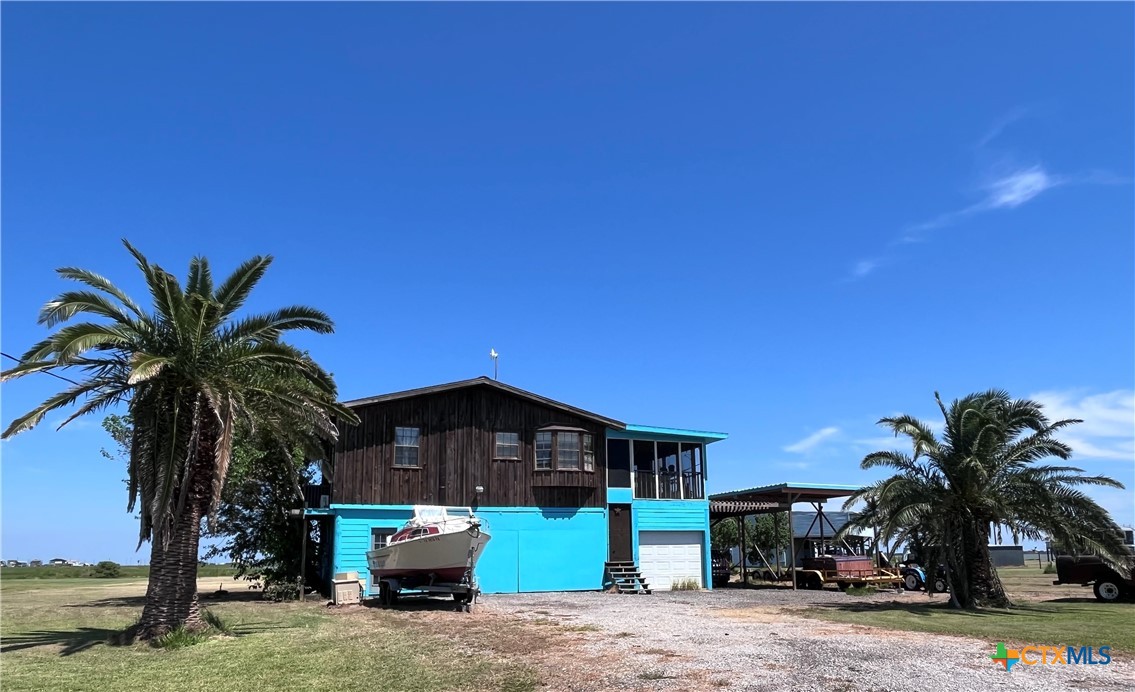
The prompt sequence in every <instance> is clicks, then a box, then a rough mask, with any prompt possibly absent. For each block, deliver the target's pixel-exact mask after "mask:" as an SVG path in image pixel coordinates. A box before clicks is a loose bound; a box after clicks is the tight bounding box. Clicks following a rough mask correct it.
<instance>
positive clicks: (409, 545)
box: [367, 529, 490, 586]
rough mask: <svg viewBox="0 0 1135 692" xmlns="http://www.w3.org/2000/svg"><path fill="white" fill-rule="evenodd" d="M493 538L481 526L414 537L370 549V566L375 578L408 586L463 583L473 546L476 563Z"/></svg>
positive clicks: (473, 556) (368, 563)
mask: <svg viewBox="0 0 1135 692" xmlns="http://www.w3.org/2000/svg"><path fill="white" fill-rule="evenodd" d="M489 538H490V536H489V534H487V533H485V532H484V531H480V530H477V529H469V530H465V531H456V532H453V533H444V534H435V535H432V536H422V537H420V538H411V539H409V540H405V541H400V542H398V543H394V544H391V545H387V546H383V547H381V548H376V549H374V550H371V551H369V552H368V553H367V567H368V568H369V569H370V573H371V575H372V576H373V577H374V578H375V579H399V580H400V581H402V582H403V583H405V584H406V585H407V586H409V585H411V584H413V583H442V582H460V581H461V580H462V579H464V578H465V567H466V563H467V562H468V561H469V559H470V556H469V550H470V548H472V549H473V555H472V563H473V566H476V564H477V560H478V559H479V558H480V557H481V553H482V552H483V551H484V549H485V544H486V543H488V542H489Z"/></svg>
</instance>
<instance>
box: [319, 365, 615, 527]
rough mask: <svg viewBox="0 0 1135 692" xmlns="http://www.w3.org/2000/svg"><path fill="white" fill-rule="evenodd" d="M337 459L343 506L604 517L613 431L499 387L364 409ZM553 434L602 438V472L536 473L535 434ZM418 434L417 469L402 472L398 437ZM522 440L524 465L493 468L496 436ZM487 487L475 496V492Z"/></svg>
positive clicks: (598, 456) (345, 433) (597, 442)
mask: <svg viewBox="0 0 1135 692" xmlns="http://www.w3.org/2000/svg"><path fill="white" fill-rule="evenodd" d="M355 412H356V413H357V414H358V415H359V418H360V419H361V421H360V423H359V425H356V426H344V428H343V430H342V431H341V433H340V437H339V443H338V444H337V445H336V447H335V454H334V462H333V463H334V483H333V487H332V499H331V501H332V502H333V503H336V504H381V505H411V504H437V505H455V506H466V505H471V504H474V503H476V504H479V505H481V506H485V507H602V506H604V505H605V503H606V500H607V498H606V490H605V486H606V483H605V480H606V477H607V461H606V456H607V442H606V436H605V431H606V426H605V425H603V424H601V423H599V422H596V421H593V420H589V419H586V418H580V417H576V416H574V415H572V414H570V413H565V412H561V411H559V410H556V409H553V408H550V407H546V406H543V405H541V404H538V403H535V402H532V401H529V400H527V399H524V398H522V397H518V396H513V395H511V394H508V393H506V392H502V391H500V390H497V389H494V388H492V387H484V386H481V387H468V388H463V389H458V390H452V391H447V392H440V393H433V394H425V395H422V396H417V397H412V398H406V399H398V400H394V401H387V402H380V403H375V404H369V405H363V406H359V407H357V408H356V409H355ZM549 425H560V426H569V427H573V428H582V429H583V430H585V431H587V432H588V433H590V434H591V435H593V436H594V449H595V471H594V472H587V471H537V470H536V469H535V466H536V431H537V430H538V429H540V428H543V427H546V426H549ZM395 427H412V428H414V427H416V428H418V429H419V434H420V437H419V439H418V445H419V446H418V464H419V467H418V468H401V467H397V466H394V428H395ZM497 432H515V433H519V434H520V459H518V460H500V461H498V460H494V459H493V453H494V451H495V442H496V440H495V434H496V433H497ZM478 485H480V486H483V487H484V493H482V494H480V495H479V496H478V495H477V493H476V491H475V488H476V487H477V486H478Z"/></svg>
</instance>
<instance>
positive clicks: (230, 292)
mask: <svg viewBox="0 0 1135 692" xmlns="http://www.w3.org/2000/svg"><path fill="white" fill-rule="evenodd" d="M270 264H272V256H271V255H268V256H259V255H258V256H256V257H253V258H252V259H250V260H248V261H246V262H244V263H242V264H241V265H240V266H239V267H237V269H236V271H234V272H233V273H232V274H230V275H229V277H228V278H227V279H225V280H224V281H223V282H221V285H220V286H218V287H217V293H216V300H217V303H219V304H220V305H221V310H220V313H219V314H218V319H222V320H223V319H225V318H227V317H228V316H229V315H232V314H234V313H235V312H236V311H237V310H239V309H240V308H241V307H242V306H243V305H244V302H245V301H246V300H247V299H248V296H249V294H250V293H251V292H252V289H253V288H254V287H255V286H256V284H257V283H258V282H259V281H260V279H261V278H263V277H264V272H266V271H268V265H270Z"/></svg>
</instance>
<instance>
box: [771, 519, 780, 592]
mask: <svg viewBox="0 0 1135 692" xmlns="http://www.w3.org/2000/svg"><path fill="white" fill-rule="evenodd" d="M772 535H773V540H774V541H775V542H776V554H775V555H773V556H772V559H773V561H774V562H776V578H777V579H780V512H773V513H772Z"/></svg>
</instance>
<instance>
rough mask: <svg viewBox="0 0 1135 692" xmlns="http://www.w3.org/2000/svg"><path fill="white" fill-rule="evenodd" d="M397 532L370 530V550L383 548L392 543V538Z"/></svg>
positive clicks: (392, 530) (395, 530) (393, 530)
mask: <svg viewBox="0 0 1135 692" xmlns="http://www.w3.org/2000/svg"><path fill="white" fill-rule="evenodd" d="M396 532H397V529H378V528H375V529H371V530H370V549H371V550H374V549H375V548H381V547H383V546H384V545H386V544H388V543H389V542H390V537H391V536H393V535H394V534H395V533H396Z"/></svg>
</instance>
